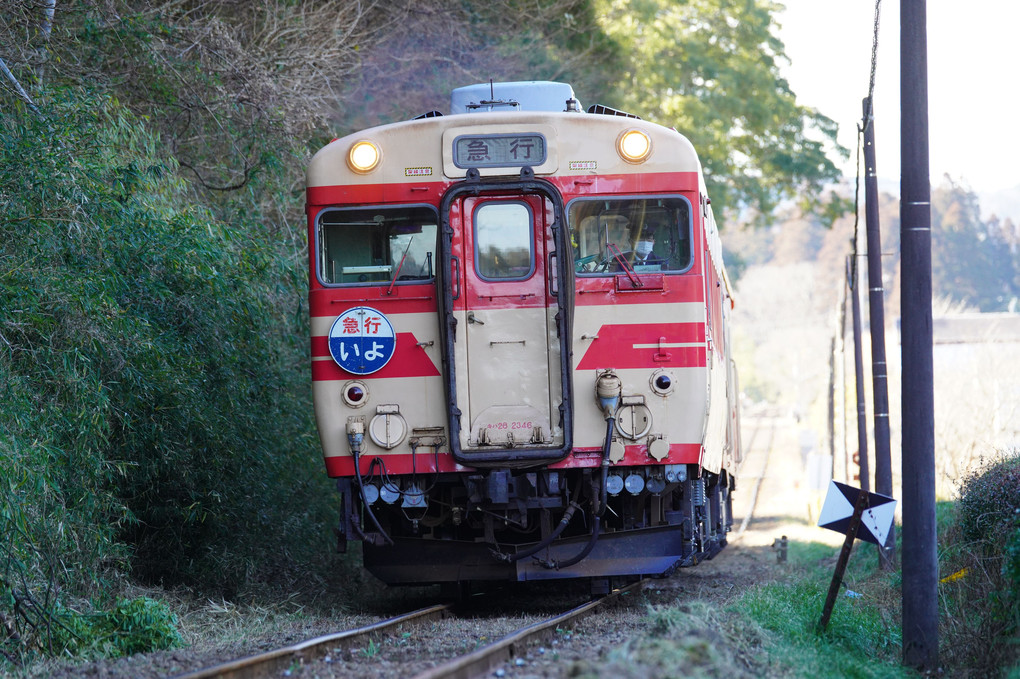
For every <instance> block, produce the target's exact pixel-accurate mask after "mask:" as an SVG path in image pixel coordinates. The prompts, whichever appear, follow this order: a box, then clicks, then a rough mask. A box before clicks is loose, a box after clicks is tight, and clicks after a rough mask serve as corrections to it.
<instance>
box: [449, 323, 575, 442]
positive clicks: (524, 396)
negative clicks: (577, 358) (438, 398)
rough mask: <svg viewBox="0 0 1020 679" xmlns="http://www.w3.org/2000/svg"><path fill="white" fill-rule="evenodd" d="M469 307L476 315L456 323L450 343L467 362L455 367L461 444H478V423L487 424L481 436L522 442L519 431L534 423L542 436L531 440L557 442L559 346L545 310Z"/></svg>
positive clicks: (527, 430)
mask: <svg viewBox="0 0 1020 679" xmlns="http://www.w3.org/2000/svg"><path fill="white" fill-rule="evenodd" d="M471 313H472V314H473V316H472V317H473V318H475V319H476V321H475V322H473V323H472V322H471V321H468V322H467V323H465V325H463V326H461V325H459V324H458V332H457V342H456V345H455V351H456V352H457V353H458V356H459V354H460V353H461V352H464V353H466V355H467V367H468V371H467V372H458V373H457V377H458V382H457V391H458V398H457V400H458V402H459V403H462V404H465V405H466V408H465V409H463V410H464V412H463V414H462V424H463V425H464V426H463V427H462V429H461V445H462V446H463V447H464V448H468V447H477V446H479V441H478V439H479V430H480V429H487V430H488V433H487V434H486V435H485V436H488V441H489V444H490V445H494V444H505V443H506V441H507V434H511V435H513V436H514V441H515V442H516V443H522V442H525V441H522V439H521V435H526V436H527V438H529V439H530V438H531V437H532V436H533V432H534V430H535V428H536V427H537V428H540V430H541V433H542V439H541V440H539V441H535V442H534V443H536V444H545V445H550V444H552V443H553V442H554V441H555V442H557V443H560V444H562V441H563V432H562V430H561V428H560V427H559V426H558V424H559V423H558V420H559V404H560V401H561V399H562V394H561V393H560V389H559V386H558V383H559V353H560V352H559V342H558V341H557V340H556V333H555V326H553V328H552V332H551V333H550V327H549V325H550V323H549V320H550V319H549V317H548V316H549V310H548V309H546V308H545V307H535V308H527V309H482V310H475V311H472V312H471ZM460 328H463V329H464V330H463V332H461V330H460ZM550 335H551V336H550ZM465 345H466V346H465ZM554 359H555V361H556V363H555V364H552V361H553V360H554ZM554 370H555V372H553V371H554ZM553 377H555V378H556V379H552V378H553ZM557 439H558V440H557Z"/></svg>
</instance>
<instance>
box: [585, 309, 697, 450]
mask: <svg viewBox="0 0 1020 679" xmlns="http://www.w3.org/2000/svg"><path fill="white" fill-rule="evenodd" d="M651 319H655V320H658V321H661V322H666V323H704V322H705V306H704V304H702V303H700V302H683V303H666V304H651V303H650V304H641V305H618V306H578V307H575V309H574V338H573V339H574V345H573V346H574V362H575V365H576V364H577V362H579V361H580V360H581V357H582V356H584V354H585V352H587V351H588V348H589V347H590V346H591V344H592V343H593V342H598V341H599V340H598V339H591V338H592V337H593V336H594V335H596V334H597V333H598V331H599V329H600V328H601V327H602V326H603V325H606V324H621V325H625V324H638V323H648V322H649V320H651ZM690 346H703V343H698V344H691V345H690ZM607 367H613V366H607ZM663 368H664V369H665V370H667V371H668V372H669V374H670V375H671V376H672V377H673V379H674V388H673V390H672V392H671V393H669V394H666V395H664V396H660V395H659V394H656V393H655V392H654V391H653V390H652V388H651V384H650V378H651V376H652V374H653V373H654V372H655V369H654V368H628V369H617V370H616V371H615V372H616V374H617V375H619V377H620V379H621V380H622V381H623V395H624V396H638V395H642V396H644V397H645V405H646V406H647V407H648V409H649V411H650V413H651V416H652V426H651V430H650V431H649V433H648V435H647V436H645V437H642V439H641V440H639V441H631V440H626V439H622V441H623V442H624V443H625V444H628V445H631V444H636V443H646V442H647V441H648V440H651V439H652V438H656V437H663V438H665V440H666V441H667V442H668V443H670V444H673V443H694V444H701V443H703V442H704V437H705V418H706V414H707V411H708V370H707V369H706V368H684V367H670V366H669V364H668V363H666V364H663ZM596 378H597V371H596V370H576V369H575V371H574V399H575V405H574V446H575V447H578V448H599V447H601V446H602V443H603V439H604V437H605V420H604V419H603V415H602V412H601V411H600V410H599V408H598V405H597V403H596V399H595V380H596ZM648 461H649V462H650V463H651V462H654V460H653V459H652V458H651V457H649V458H648Z"/></svg>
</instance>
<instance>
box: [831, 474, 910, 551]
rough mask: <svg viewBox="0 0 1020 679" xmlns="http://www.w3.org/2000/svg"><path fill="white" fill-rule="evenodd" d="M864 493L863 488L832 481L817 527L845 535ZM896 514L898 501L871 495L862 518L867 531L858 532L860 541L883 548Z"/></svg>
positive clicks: (876, 494)
mask: <svg viewBox="0 0 1020 679" xmlns="http://www.w3.org/2000/svg"><path fill="white" fill-rule="evenodd" d="M862 492H863V491H862V490H861V489H860V488H854V487H853V486H848V485H846V484H844V483H839V482H838V481H830V482H829V492H828V493H827V494H826V496H825V504H823V505H822V512H821V514H819V515H818V525H819V526H820V527H822V528H828V529H829V530H834V531H836V532H837V533H843V534H844V535H845V534H846V531H847V528H849V527H850V517H852V516H853V514H854V507H855V506H856V505H857V498H858V496H859V495H860V494H861V493H862ZM895 513H896V500H894V499H892V498H891V497H886V496H885V495H879V494H878V493H868V507H867V509H865V510H864V513H863V514H861V527H862V528H863V529H864V530H860V529H858V531H857V537H858V538H860V539H861V540H867V541H868V542H873V543H875V544H876V545H884V544H885V539H886V537H888V535H889V529H890V528H891V527H892V522H893V515H894V514H895Z"/></svg>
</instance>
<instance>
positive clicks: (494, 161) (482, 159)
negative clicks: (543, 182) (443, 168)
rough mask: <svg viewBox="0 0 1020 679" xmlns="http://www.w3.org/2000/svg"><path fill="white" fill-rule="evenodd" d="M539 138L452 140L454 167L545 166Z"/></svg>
mask: <svg viewBox="0 0 1020 679" xmlns="http://www.w3.org/2000/svg"><path fill="white" fill-rule="evenodd" d="M545 159H546V143H545V137H544V136H542V135H541V134H473V135H462V136H459V137H457V138H456V139H454V140H453V162H454V164H455V165H456V166H457V167H462V168H468V167H524V166H526V165H527V166H531V167H536V166H538V165H541V164H542V163H544V162H545Z"/></svg>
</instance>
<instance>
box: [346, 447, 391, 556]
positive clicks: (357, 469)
mask: <svg viewBox="0 0 1020 679" xmlns="http://www.w3.org/2000/svg"><path fill="white" fill-rule="evenodd" d="M364 438H365V435H364V434H363V433H348V434H347V443H348V444H349V445H350V446H351V453H353V454H354V478H356V479H357V480H358V492H360V493H361V500H362V505H363V506H364V507H365V513H366V514H368V518H370V519H371V520H372V523H373V524H374V525H375V527H376V530H378V531H379V534H380V535H382V538H383V540H384V541H385V542H386V544H388V545H390V546H392V545H393V544H394V543H393V538H391V537H390V536H389V533H387V532H386V531H384V530H383V527H382V526H381V525H380V524H379V519H377V518H376V517H375V512H373V511H372V508H371V507H370V506H369V504H368V503H367V502H365V501H364V500H365V486H364V481H362V479H361V442H362V440H364Z"/></svg>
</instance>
